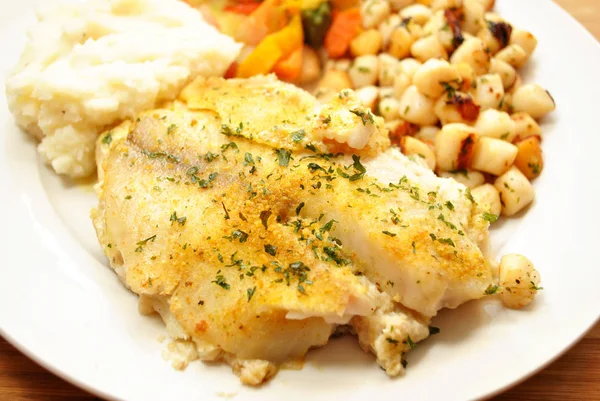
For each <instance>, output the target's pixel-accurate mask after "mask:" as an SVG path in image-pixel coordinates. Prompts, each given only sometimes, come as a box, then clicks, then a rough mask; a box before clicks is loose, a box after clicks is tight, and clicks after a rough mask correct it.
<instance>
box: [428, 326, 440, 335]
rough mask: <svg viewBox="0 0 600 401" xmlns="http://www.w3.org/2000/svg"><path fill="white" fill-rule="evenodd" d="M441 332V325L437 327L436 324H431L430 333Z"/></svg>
mask: <svg viewBox="0 0 600 401" xmlns="http://www.w3.org/2000/svg"><path fill="white" fill-rule="evenodd" d="M439 333H440V328H439V327H435V326H429V335H430V336H433V335H435V334H439Z"/></svg>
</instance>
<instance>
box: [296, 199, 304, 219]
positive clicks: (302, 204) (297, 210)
mask: <svg viewBox="0 0 600 401" xmlns="http://www.w3.org/2000/svg"><path fill="white" fill-rule="evenodd" d="M303 207H304V202H302V203H300V204H299V205H298V207H297V208H296V216H298V215H299V214H300V211H301V210H302V208H303Z"/></svg>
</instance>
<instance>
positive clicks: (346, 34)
mask: <svg viewBox="0 0 600 401" xmlns="http://www.w3.org/2000/svg"><path fill="white" fill-rule="evenodd" d="M361 26H362V21H361V17H360V10H359V9H358V8H350V9H348V10H344V11H340V12H338V13H335V14H334V16H333V22H332V23H331V27H330V28H329V31H327V35H325V48H326V49H327V54H328V55H329V57H331V58H340V57H342V56H343V55H344V54H346V52H347V51H348V48H349V47H350V42H352V39H354V38H355V37H356V36H357V35H358V34H359V33H360V31H361Z"/></svg>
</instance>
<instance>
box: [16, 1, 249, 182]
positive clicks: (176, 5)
mask: <svg viewBox="0 0 600 401" xmlns="http://www.w3.org/2000/svg"><path fill="white" fill-rule="evenodd" d="M29 37H30V40H29V43H28V45H27V47H26V49H25V51H24V53H23V55H22V56H21V59H20V61H19V63H18V65H17V66H16V68H15V70H14V71H13V72H12V73H11V74H10V75H9V77H8V80H7V83H6V88H7V97H8V104H9V107H10V109H11V111H12V113H13V114H14V116H15V119H16V121H17V123H18V124H19V125H20V126H21V127H23V128H24V129H25V130H26V131H27V132H29V133H30V134H32V135H34V136H36V137H37V138H38V139H39V140H41V143H40V145H39V147H38V150H39V152H40V154H41V155H42V157H43V158H44V159H45V160H46V161H47V162H48V163H49V164H50V165H51V166H52V167H53V168H54V170H55V171H56V172H57V173H59V174H63V175H67V176H69V177H73V178H74V177H83V176H87V175H89V174H91V173H93V172H94V170H95V160H94V150H95V140H96V137H97V135H98V133H99V132H101V131H102V130H104V129H105V128H106V127H108V126H111V125H112V124H114V123H116V122H118V121H120V120H123V119H126V118H132V117H134V116H135V115H136V114H137V113H139V112H140V111H142V110H145V109H149V108H152V107H154V106H155V105H156V104H157V103H158V102H160V101H162V100H168V99H172V98H174V97H175V96H176V95H177V94H178V93H179V91H180V90H181V89H182V88H183V86H185V85H186V84H187V83H188V82H190V81H191V80H192V79H193V78H194V77H196V76H198V75H205V76H219V75H223V74H224V73H225V71H226V70H227V68H228V67H229V65H230V64H231V62H232V61H233V60H234V59H235V58H236V57H237V54H238V53H239V50H240V47H241V46H240V45H238V44H237V43H235V42H234V41H233V40H232V39H230V38H229V37H227V36H225V35H223V34H221V33H219V32H218V31H217V30H216V29H214V28H213V27H211V26H210V25H208V24H207V23H206V22H205V21H204V20H203V19H202V16H201V15H200V13H199V12H198V11H196V10H194V9H192V8H191V7H189V6H188V5H187V4H185V3H183V2H181V1H178V0H88V1H85V2H80V3H77V4H68V5H62V6H59V7H55V8H53V9H50V10H47V11H44V12H40V13H39V14H38V23H37V25H36V26H35V27H34V28H33V29H32V30H31V31H30V34H29Z"/></svg>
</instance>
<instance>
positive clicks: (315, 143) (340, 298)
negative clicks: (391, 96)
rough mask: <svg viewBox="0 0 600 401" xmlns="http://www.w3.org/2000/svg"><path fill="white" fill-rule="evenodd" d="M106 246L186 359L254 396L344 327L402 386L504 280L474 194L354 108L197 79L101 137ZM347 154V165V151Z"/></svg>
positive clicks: (100, 227) (98, 220)
mask: <svg viewBox="0 0 600 401" xmlns="http://www.w3.org/2000/svg"><path fill="white" fill-rule="evenodd" d="M99 145H100V146H99V147H98V148H99V154H98V160H99V171H100V179H101V181H100V183H99V185H98V195H99V200H100V201H99V205H98V208H97V209H96V210H94V211H93V213H92V215H93V220H94V226H95V227H96V231H97V234H98V239H99V241H100V243H101V245H102V246H103V249H104V252H105V253H106V255H107V256H108V258H109V260H110V263H111V266H112V267H113V268H114V269H115V270H116V271H117V273H118V274H119V276H120V277H121V279H122V280H123V281H124V283H125V284H126V285H127V287H128V288H130V289H131V290H132V291H134V292H136V293H138V294H140V297H141V305H142V307H143V309H145V310H146V311H151V310H156V311H157V312H159V313H160V314H161V316H162V317H163V319H164V320H165V322H166V324H167V327H168V328H169V331H170V333H171V335H172V336H173V337H174V338H176V339H179V340H185V341H188V342H190V343H193V344H194V346H193V348H194V352H191V353H190V355H192V357H196V356H197V357H199V358H200V359H203V360H219V359H222V360H226V361H227V362H229V363H230V364H231V365H232V366H233V368H234V371H236V373H238V374H239V375H240V376H241V378H242V381H243V382H244V383H247V384H259V383H261V382H263V381H264V380H265V379H267V378H268V377H270V376H271V375H272V374H274V373H275V372H276V370H277V367H278V366H281V365H282V364H283V363H286V362H289V361H294V360H297V359H299V358H301V357H302V356H303V355H304V354H305V353H306V352H307V351H308V349H310V348H311V347H316V346H321V345H324V344H325V343H326V342H327V341H328V338H329V336H330V335H331V334H332V333H333V331H334V330H335V329H336V327H337V326H338V325H343V324H350V325H351V326H352V327H353V328H354V329H355V331H356V333H357V334H358V336H359V340H360V342H361V345H362V346H363V348H364V349H366V350H371V351H372V352H374V353H375V355H376V356H377V359H378V362H379V363H380V365H381V366H382V367H384V369H386V371H387V372H388V374H390V375H398V374H400V373H402V371H403V360H404V359H403V358H404V354H405V353H406V352H407V351H409V350H410V349H411V348H412V347H413V346H414V343H416V342H418V341H420V340H422V339H424V338H426V337H427V336H428V335H429V329H428V323H429V320H430V318H431V317H432V316H434V315H435V314H436V312H437V311H438V310H439V309H441V308H443V307H456V306H458V305H460V304H461V303H464V302H466V301H468V300H471V299H477V298H480V297H482V296H484V294H485V290H486V288H488V286H490V285H491V284H492V283H493V281H494V277H493V276H494V275H493V274H492V272H493V269H492V265H491V264H490V262H489V261H488V260H487V259H486V257H485V255H484V252H482V248H485V246H486V244H487V235H488V234H487V227H488V222H487V221H485V220H484V219H483V218H482V216H481V211H480V210H479V209H478V208H477V206H476V204H475V203H474V202H473V201H472V198H471V197H470V195H469V193H468V191H467V190H466V188H465V187H464V186H462V185H460V184H458V183H456V182H454V181H453V180H449V179H441V178H437V177H435V176H434V175H433V173H431V172H429V171H427V170H426V169H424V168H422V167H420V166H419V165H417V164H416V163H413V162H411V161H409V160H408V159H406V158H405V157H404V156H403V155H401V154H400V153H399V152H398V151H397V150H394V149H388V146H389V140H388V138H387V134H386V133H385V131H384V130H383V129H382V124H381V120H380V119H379V118H378V117H374V116H373V115H372V114H371V113H370V112H369V111H367V110H364V109H363V108H361V107H360V106H358V102H357V101H356V99H355V98H354V95H353V94H352V92H344V93H342V94H340V96H338V97H337V98H336V99H335V100H334V102H333V103H331V104H328V105H321V104H318V103H317V102H316V101H315V99H314V98H313V97H312V96H310V95H308V94H307V93H306V92H304V91H302V90H300V89H297V88H296V87H294V86H291V85H287V84H283V83H280V82H278V81H276V80H274V79H273V78H271V77H259V78H254V79H250V80H229V81H226V80H222V79H209V80H204V79H200V80H197V81H196V82H194V83H193V84H191V85H190V86H189V87H188V88H187V89H186V90H185V91H184V92H183V95H182V98H181V102H178V103H176V104H173V105H170V107H168V108H165V109H157V110H152V111H149V112H145V113H143V114H142V115H140V116H139V118H138V119H137V121H135V122H126V123H123V124H122V125H121V126H119V127H117V128H115V129H114V130H112V131H110V132H108V133H106V134H105V135H104V136H102V137H101V138H100V139H99ZM338 152H345V154H342V153H338Z"/></svg>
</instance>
